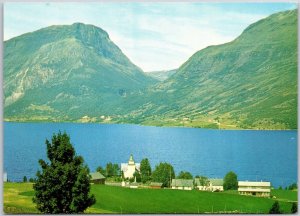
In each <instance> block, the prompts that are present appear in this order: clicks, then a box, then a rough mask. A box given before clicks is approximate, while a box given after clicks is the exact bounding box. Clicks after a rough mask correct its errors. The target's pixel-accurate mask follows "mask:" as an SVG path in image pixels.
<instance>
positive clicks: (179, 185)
mask: <svg viewBox="0 0 300 216" xmlns="http://www.w3.org/2000/svg"><path fill="white" fill-rule="evenodd" d="M171 187H172V189H178V190H192V189H193V188H194V180H193V179H172V183H171Z"/></svg>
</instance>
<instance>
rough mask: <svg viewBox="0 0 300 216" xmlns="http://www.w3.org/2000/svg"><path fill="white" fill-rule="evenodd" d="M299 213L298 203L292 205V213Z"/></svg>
mask: <svg viewBox="0 0 300 216" xmlns="http://www.w3.org/2000/svg"><path fill="white" fill-rule="evenodd" d="M297 212H298V206H297V203H294V202H293V204H292V208H291V213H293V214H294V213H297Z"/></svg>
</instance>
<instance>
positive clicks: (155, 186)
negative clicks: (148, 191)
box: [150, 182, 163, 189]
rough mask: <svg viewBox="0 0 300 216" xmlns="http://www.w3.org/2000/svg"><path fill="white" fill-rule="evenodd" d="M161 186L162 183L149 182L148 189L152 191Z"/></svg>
mask: <svg viewBox="0 0 300 216" xmlns="http://www.w3.org/2000/svg"><path fill="white" fill-rule="evenodd" d="M162 185H163V183H160V182H151V183H150V188H153V189H159V188H161V187H162Z"/></svg>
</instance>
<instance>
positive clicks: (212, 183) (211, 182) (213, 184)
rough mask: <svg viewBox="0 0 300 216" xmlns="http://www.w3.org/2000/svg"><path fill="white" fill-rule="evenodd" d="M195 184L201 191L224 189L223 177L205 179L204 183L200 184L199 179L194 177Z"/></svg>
mask: <svg viewBox="0 0 300 216" xmlns="http://www.w3.org/2000/svg"><path fill="white" fill-rule="evenodd" d="M195 185H196V188H197V189H198V190H202V191H212V192H215V191H224V189H223V179H207V180H206V182H205V184H203V183H202V184H201V182H200V179H199V178H196V179H195Z"/></svg>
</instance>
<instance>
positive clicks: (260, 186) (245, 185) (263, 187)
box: [238, 181, 271, 197]
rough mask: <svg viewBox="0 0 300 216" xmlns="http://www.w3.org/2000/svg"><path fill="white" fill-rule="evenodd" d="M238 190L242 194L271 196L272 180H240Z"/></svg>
mask: <svg viewBox="0 0 300 216" xmlns="http://www.w3.org/2000/svg"><path fill="white" fill-rule="evenodd" d="M238 192H239V194H241V195H252V196H262V197H269V196H270V194H271V182H250V181H239V182H238Z"/></svg>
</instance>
